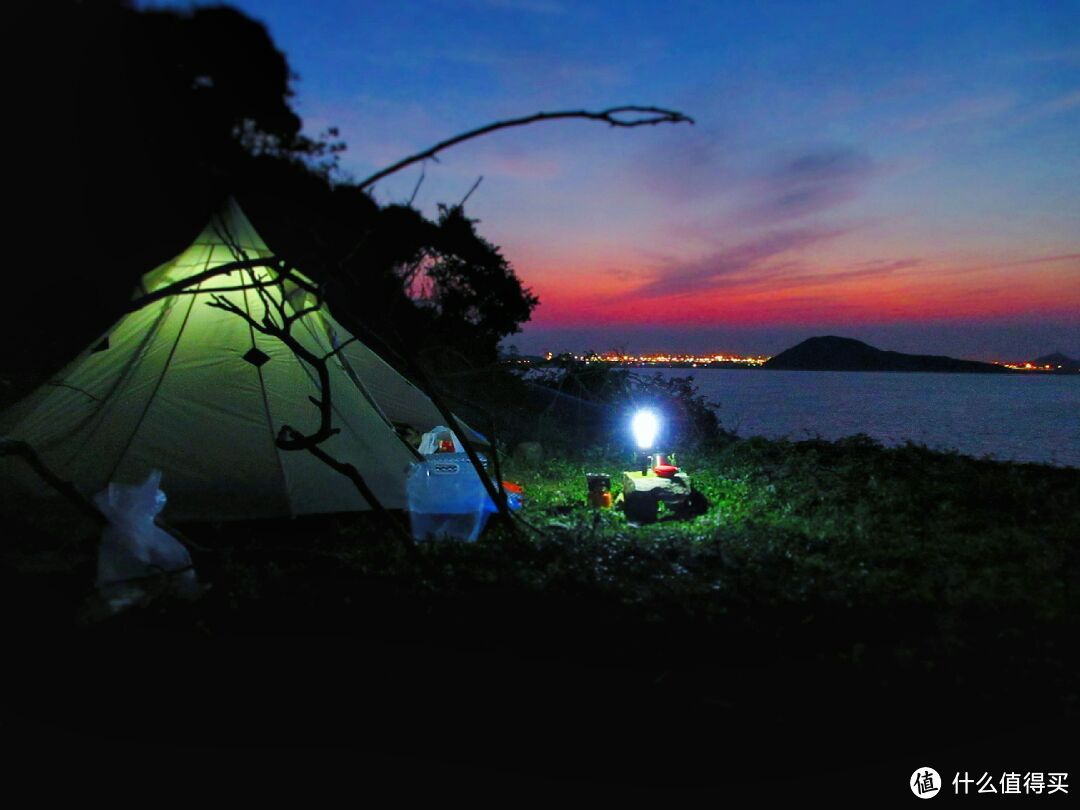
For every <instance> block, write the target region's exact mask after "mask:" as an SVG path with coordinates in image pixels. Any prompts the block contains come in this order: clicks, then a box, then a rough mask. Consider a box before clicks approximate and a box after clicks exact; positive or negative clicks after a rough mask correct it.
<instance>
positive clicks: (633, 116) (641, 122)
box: [358, 105, 694, 188]
mask: <svg viewBox="0 0 1080 810" xmlns="http://www.w3.org/2000/svg"><path fill="white" fill-rule="evenodd" d="M566 118H583V119H585V120H588V121H600V122H602V123H606V124H608V125H609V126H613V127H624V128H631V127H642V126H654V125H656V124H683V123H685V124H693V123H694V119H693V118H690V117H689V116H687V115H683V114H682V113H681V112H676V111H674V110H665V109H662V108H661V107H639V106H636V105H627V106H625V107H611V108H609V109H606V110H599V111H595V112H594V111H590V110H560V111H558V112H540V113H536V114H535V115H527V116H524V117H523V118H509V119H506V120H505V121H495V122H494V123H491V124H487V125H486V126H482V127H477V128H476V129H471V130H469V131H468V132H463V133H461V134H460V135H455V136H454V137H453V138H447V139H446V140H445V141H440V142H439V143H437V144H435V145H434V146H432V147H429V148H428V149H425V150H424V151H423V152H417V153H416V154H415V155H410V156H409V157H407V158H403V159H401V160H399V161H398V162H397V163H395V164H393V165H392V166H387V167H386V168H385V169H380V170H379V171H377V172H375V174H373V175H371V176H370V177H368V178H366V179H365V180H362V181H360V183H359V184H358V186H359V188H368V187H369V186H372V185H374V184H375V183H377V182H379V181H380V180H382V179H383V178H384V177H388V176H389V175H391V174H394V173H395V172H399V171H401V170H402V169H404V168H405V167H406V166H411V165H412V164H414V163H419V162H420V161H422V160H436V158H435V156H436V155H437V154H438V153H439V152H442V151H443V150H445V149H449V148H450V147H451V146H456V145H457V144H459V143H462V142H464V141H469V140H472V139H473V138H479V137H480V136H481V135H487V134H488V133H490V132H496V131H498V130H500V129H508V128H510V127H522V126H526V125H528V124H535V123H537V122H538V121H556V120H561V119H566Z"/></svg>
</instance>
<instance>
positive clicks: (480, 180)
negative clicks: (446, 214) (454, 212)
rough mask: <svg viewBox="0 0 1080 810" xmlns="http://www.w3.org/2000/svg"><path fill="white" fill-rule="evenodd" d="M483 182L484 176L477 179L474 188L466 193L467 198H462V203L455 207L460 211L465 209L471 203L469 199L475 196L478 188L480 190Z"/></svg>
mask: <svg viewBox="0 0 1080 810" xmlns="http://www.w3.org/2000/svg"><path fill="white" fill-rule="evenodd" d="M483 180H484V175H480V176H479V177H477V178H476V182H475V183H473V184H472V187H471V188H470V189H469V190H468V191H467V192H465V196H464V197H462V198H461V202H459V203H458V204H457V205H456V206H455V207H456V208H459V209H460V208H464V207H465V203H466V202H468V201H469V197H471V196H472V195H473V192H474V191H476V190H477V189H478V188H480V183H482V182H483Z"/></svg>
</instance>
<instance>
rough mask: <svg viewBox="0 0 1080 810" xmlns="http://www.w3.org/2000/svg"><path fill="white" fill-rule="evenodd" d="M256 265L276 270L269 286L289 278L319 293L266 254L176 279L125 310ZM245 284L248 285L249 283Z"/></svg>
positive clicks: (127, 310)
mask: <svg viewBox="0 0 1080 810" xmlns="http://www.w3.org/2000/svg"><path fill="white" fill-rule="evenodd" d="M255 267H269V268H272V269H273V270H274V271H276V273H277V279H273V280H272V281H270V282H268V283H267V286H269V284H276V283H278V281H279V280H288V281H291V282H292V283H293V284H295V285H296V286H297V287H299V288H300V289H302V290H307V291H308V292H310V293H316V294H317V293H318V291H319V288H318V287H317V286H315V285H314V284H311V283H310V282H308V281H306V280H304V279H302V278H300V277H299V276H297V275H296V274H295V271H293V270H291V269H289V268H287V267H285V265H284V262H282V260H281V259H278V258H276V257H274V256H266V257H265V258H262V259H240V260H237V261H233V262H226V263H225V264H220V265H218V266H217V267H214V268H212V269H210V270H204V271H203V272H201V273H196V274H195V275H193V276H188V277H187V278H184V279H180V280H179V281H175V282H173V283H172V284H166V285H165V286H164V287H161V288H160V289H157V290H154V291H153V292H149V293H147V294H146V295H143V296H141V297H139V298H136V299H135V300H134V301H132V302H131V303H129V304H128V305H127V309H126V310H125V311H126V312H135V311H136V310H138V309H142V308H143V307H145V306H146V305H147V304H152V303H154V302H155V301H160V300H161V299H162V298H168V297H169V296H170V295H178V294H180V293H182V292H185V291H187V290H188V288H190V287H196V286H198V285H199V284H202V283H203V282H204V281H209V280H210V279H212V278H216V277H218V276H227V275H229V274H230V273H235V272H236V271H237V270H250V269H252V268H255ZM244 286H245V287H247V286H248V285H244ZM230 289H232V288H228V287H223V288H221V290H215V291H214V292H227V291H228V290H230ZM198 292H199V291H198V290H196V291H195V292H194V293H189V294H197V293H198Z"/></svg>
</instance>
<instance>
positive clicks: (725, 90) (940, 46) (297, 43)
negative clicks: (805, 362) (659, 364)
mask: <svg viewBox="0 0 1080 810" xmlns="http://www.w3.org/2000/svg"><path fill="white" fill-rule="evenodd" d="M234 5H236V6H237V7H239V8H241V9H242V10H244V11H246V12H247V13H249V14H250V15H251V16H253V17H255V18H257V19H259V20H261V21H263V22H264V23H265V24H266V25H267V27H268V29H269V31H270V34H271V36H272V37H273V39H274V40H275V42H276V43H277V45H278V46H279V47H280V48H281V49H282V50H283V51H284V52H285V53H286V55H287V56H288V58H289V61H290V63H291V64H292V65H293V67H294V69H295V70H296V72H297V73H298V75H299V80H298V81H297V82H296V85H295V86H296V91H297V95H296V99H295V104H296V107H297V109H298V111H299V112H300V114H301V115H302V116H303V118H304V120H305V122H306V124H307V127H308V129H309V130H310V131H312V132H317V131H318V130H320V129H323V128H325V127H327V126H331V125H336V126H338V127H339V128H340V130H341V135H342V137H343V138H344V139H345V140H346V141H347V142H348V144H349V150H348V151H347V152H346V153H345V155H344V159H343V167H344V168H345V169H346V170H347V171H349V172H351V173H352V174H353V175H355V176H356V177H363V176H365V175H366V174H368V173H369V172H370V171H372V170H374V169H376V168H379V167H381V166H383V165H386V164H388V163H391V162H393V161H394V160H395V159H397V158H399V157H401V156H403V155H406V154H409V153H412V152H414V151H417V150H419V149H421V148H423V147H426V146H428V145H430V144H432V143H434V142H435V141H438V140H440V139H442V138H443V137H446V136H448V135H452V134H455V133H457V132H459V131H462V130H465V129H469V128H471V127H473V126H476V125H479V124H483V123H486V122H488V121H491V120H495V119H499V118H504V117H510V116H517V115H522V114H528V113H532V112H537V111H540V110H554V109H564V108H566V109H577V108H603V107H608V106H614V105H619V104H626V103H641V104H655V105H660V106H664V107H669V108H674V109H677V110H680V111H683V112H685V113H687V114H688V115H691V116H693V117H694V118H695V119H696V121H697V123H696V125H695V126H693V127H688V126H667V127H657V128H650V129H647V130H613V129H610V128H607V127H604V126H601V125H597V124H590V123H586V122H570V123H556V124H542V125H537V126H534V127H530V128H527V129H521V130H511V131H507V132H503V133H500V134H497V135H494V136H492V137H489V138H487V139H484V140H482V141H477V142H473V143H470V144H467V145H464V146H462V147H459V148H456V149H454V150H452V151H450V152H447V153H446V154H445V155H444V157H443V159H442V160H441V162H440V163H438V164H429V165H428V167H427V174H426V179H425V182H424V185H423V187H422V188H421V191H420V194H419V195H418V198H417V204H418V205H419V206H421V207H422V208H424V210H426V211H429V212H431V211H433V210H434V208H435V205H436V204H437V203H438V202H454V201H456V200H458V199H460V197H461V196H462V195H463V194H464V193H465V192H466V191H467V190H468V188H469V187H470V186H471V185H472V183H473V182H474V181H475V180H476V178H477V177H479V176H481V175H482V176H483V178H484V180H483V183H482V184H481V186H480V188H479V189H478V190H477V192H476V193H475V194H474V195H473V196H472V197H471V198H470V200H469V204H468V211H469V213H470V215H471V216H474V217H477V218H479V219H480V220H481V223H482V224H481V226H480V228H481V232H482V233H483V234H484V235H485V236H487V237H488V238H489V239H491V240H492V241H494V242H496V243H497V244H499V245H501V246H502V247H503V250H504V253H505V254H506V255H507V257H508V258H509V259H510V260H511V262H513V264H514V266H515V267H516V268H517V271H518V273H519V275H520V276H521V277H522V278H523V280H524V281H525V283H526V284H527V285H529V286H531V287H532V288H533V289H534V290H535V291H536V292H537V293H538V294H539V295H540V298H541V302H542V303H541V306H540V307H539V308H538V310H537V312H536V315H535V318H534V321H535V323H534V324H532V325H530V326H529V327H528V328H527V329H526V332H525V334H524V335H521V336H519V338H518V339H516V342H517V343H518V344H519V345H520V346H521V348H522V349H523V350H526V351H539V350H542V349H545V348H550V349H553V350H562V349H585V348H595V349H604V348H609V347H613V346H621V347H626V348H629V349H636V350H648V349H653V348H658V349H659V348H664V349H675V348H686V349H701V350H707V349H716V350H725V351H744V352H764V353H772V352H775V351H779V350H781V349H783V348H785V347H786V346H787V345H789V344H790V343H791V342H793V340H797V339H801V338H802V337H808V336H811V335H814V334H823V333H833V334H843V335H850V336H853V337H860V338H863V339H867V340H870V341H871V342H876V343H877V344H879V345H882V346H883V347H884V348H892V349H899V350H906V351H936V352H942V353H953V354H957V355H959V356H967V357H981V358H985V359H993V358H995V357H1023V356H1030V355H1031V354H1033V353H1042V352H1047V351H1050V350H1053V349H1058V348H1060V349H1062V350H1064V351H1066V352H1070V353H1073V354H1074V355H1076V354H1080V315H1078V313H1080V191H1078V189H1080V2H1056V3H1053V2H1023V3H1011V2H1008V3H1007V2H935V3H910V2H904V3H900V2H890V3H883V2H871V1H870V0H866V1H864V2H822V3H814V2H788V3H780V2H755V3H749V2H744V3H722V2H703V3H697V2H685V3H678V2H676V3H670V4H659V3H641V2H595V3H590V2H582V3H570V2H564V0H472V1H471V2H450V1H449V0H446V1H445V2H440V1H439V0H433V1H429V2H398V3H365V2H313V3H303V4H301V3H295V2H240V3H236V4H234ZM418 171H419V170H415V171H413V170H407V171H406V172H404V173H403V174H401V175H400V176H398V177H395V178H391V179H389V180H387V181H386V182H384V183H381V184H380V185H379V187H378V189H377V192H376V193H377V197H378V198H379V199H381V200H385V201H390V200H403V199H406V198H408V196H409V195H410V193H411V191H412V187H413V185H414V184H415V182H416V179H417V177H418Z"/></svg>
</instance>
